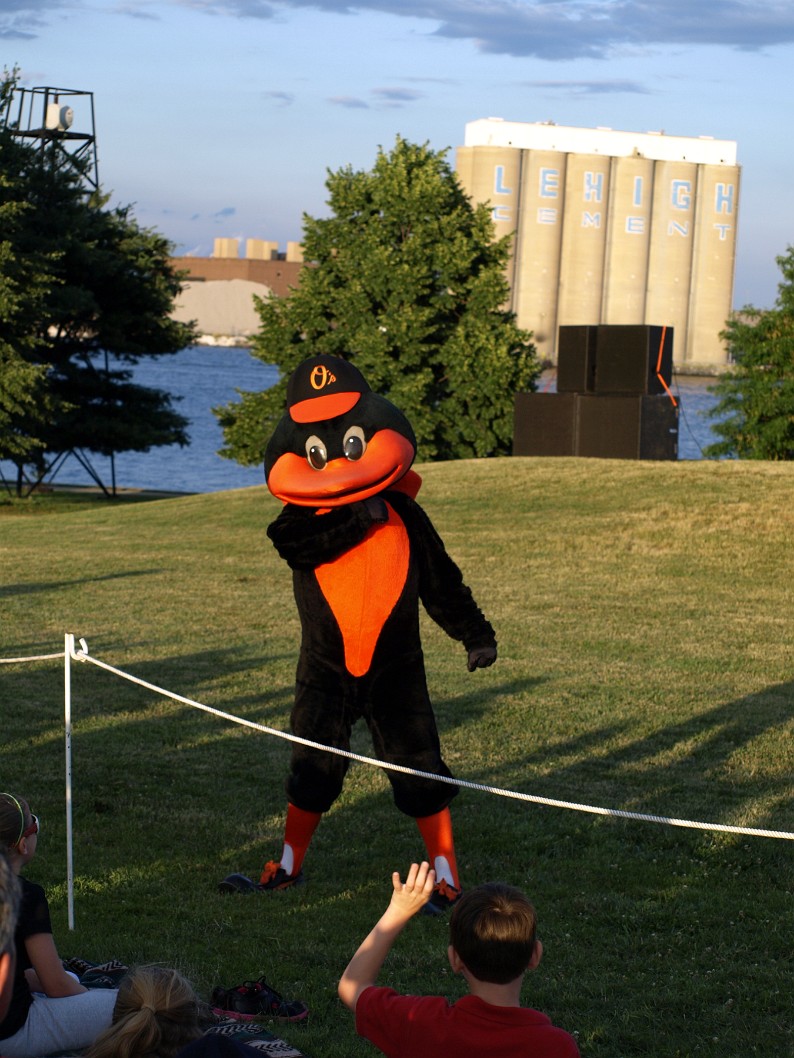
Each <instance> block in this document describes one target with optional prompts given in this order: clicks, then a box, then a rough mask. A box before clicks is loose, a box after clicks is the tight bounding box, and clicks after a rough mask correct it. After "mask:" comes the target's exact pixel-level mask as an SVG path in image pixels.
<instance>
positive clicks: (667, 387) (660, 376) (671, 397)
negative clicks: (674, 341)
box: [656, 323, 678, 408]
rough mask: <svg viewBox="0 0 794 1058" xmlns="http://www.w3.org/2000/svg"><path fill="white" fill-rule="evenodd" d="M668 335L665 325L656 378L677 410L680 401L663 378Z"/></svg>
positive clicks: (665, 325)
mask: <svg viewBox="0 0 794 1058" xmlns="http://www.w3.org/2000/svg"><path fill="white" fill-rule="evenodd" d="M666 334H667V324H666V323H665V324H664V325H663V327H662V337H661V338H660V339H659V355H658V357H657V358H656V377H657V378H658V379H659V381H660V382H661V383H662V385H663V386H664V388H665V391H666V392H667V396H668V397H669V398H670V400H671V401H672V402H673V407H674V408H677V407H678V401H677V400H676V399H675V397H674V396H673V394H672V391H671V389H670V387H669V386H668V385H667V383H666V382H665V380H664V378H663V377H662V353H663V352H664V339H665V336H666Z"/></svg>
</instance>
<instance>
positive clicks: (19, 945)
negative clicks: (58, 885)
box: [0, 878, 52, 1040]
mask: <svg viewBox="0 0 794 1058" xmlns="http://www.w3.org/2000/svg"><path fill="white" fill-rule="evenodd" d="M19 881H20V883H21V887H22V901H21V903H20V906H19V918H18V919H17V928H16V932H15V934H14V943H15V944H16V949H17V965H16V970H15V972H14V987H13V991H12V993H11V1005H10V1006H9V1008H8V1013H7V1014H6V1016H5V1018H4V1019H3V1021H2V1022H0V1040H5V1039H7V1038H8V1037H9V1036H14V1035H15V1034H16V1033H17V1032H19V1030H20V1029H21V1028H22V1026H23V1025H24V1024H25V1021H26V1020H27V1016H28V1011H29V1010H30V1005H31V1003H32V1002H33V997H32V996H31V994H30V988H29V987H28V982H27V979H26V978H25V970H29V969H30V968H31V962H30V959H29V958H28V952H27V948H26V947H25V941H26V940H27V939H28V937H33V936H35V935H36V934H37V933H52V924H51V922H50V908H49V905H48V903H47V897H46V896H45V894H44V890H43V889H42V888H41V886H40V885H36V883H35V882H29V881H28V880H27V878H20V879H19Z"/></svg>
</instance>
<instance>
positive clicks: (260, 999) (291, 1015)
mask: <svg viewBox="0 0 794 1058" xmlns="http://www.w3.org/2000/svg"><path fill="white" fill-rule="evenodd" d="M211 1005H212V1012H213V1013H214V1014H225V1015H226V1016H227V1017H232V1018H239V1019H240V1020H241V1021H256V1020H257V1019H258V1018H276V1019H277V1020H279V1021H301V1020H302V1019H303V1018H305V1017H306V1016H307V1015H308V1013H309V1008H308V1007H307V1006H306V1004H305V1003H303V1002H301V1000H299V999H285V998H284V997H283V996H282V995H280V994H279V993H278V992H277V991H276V990H275V988H271V987H270V985H269V984H268V983H267V981H266V980H265V979H264V977H260V978H259V980H258V981H244V982H243V984H241V985H237V987H236V988H221V987H220V986H218V987H217V988H214V989H213V991H212V1003H211Z"/></svg>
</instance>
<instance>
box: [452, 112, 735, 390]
mask: <svg viewBox="0 0 794 1058" xmlns="http://www.w3.org/2000/svg"><path fill="white" fill-rule="evenodd" d="M456 170H457V174H458V178H459V179H460V181H461V184H462V186H463V188H464V189H465V190H466V192H467V193H468V194H469V195H470V197H471V198H472V199H473V200H474V201H475V202H488V203H490V205H491V208H492V215H493V220H494V224H495V228H496V234H497V236H502V235H510V236H511V237H512V240H513V252H512V259H511V263H510V267H509V275H508V279H509V282H510V289H511V304H510V307H511V309H512V311H513V312H514V313H515V314H516V318H517V322H518V324H519V326H521V327H524V328H526V329H528V330H531V331H532V332H533V334H534V341H535V344H536V345H537V347H538V351H539V353H540V355H541V356H542V357H543V358H545V359H547V360H548V361H550V362H551V363H556V361H557V349H558V334H559V328H560V327H569V326H581V325H587V326H594V325H598V324H619V325H628V324H630V325H637V324H645V325H652V326H662V327H667V328H672V329H673V334H674V345H673V363H674V366H675V367H676V368H677V369H678V370H686V371H689V372H691V373H696V372H697V371H698V370H703V371H704V372H711V371H714V370H715V368H718V367H719V366H720V365H724V364H725V363H726V351H725V348H724V345H723V343H722V341H721V340H720V337H719V333H720V331H721V330H723V328H724V327H725V322H726V320H727V319H728V317H729V315H730V313H731V309H732V298H733V276H734V262H735V254H736V222H737V213H738V205H739V178H740V169H739V166H738V165H737V163H736V143H735V142H733V141H729V140H715V139H712V138H710V137H705V136H702V137H683V136H668V135H665V134H664V133H663V132H645V133H635V132H619V131H616V130H613V129H605V128H596V129H586V128H573V127H566V126H560V125H555V124H552V123H538V124H533V123H528V122H515V121H504V120H502V119H500V118H485V119H482V120H478V121H472V122H469V123H468V124H467V125H466V131H465V142H464V146H462V147H459V148H458V149H457V155H456Z"/></svg>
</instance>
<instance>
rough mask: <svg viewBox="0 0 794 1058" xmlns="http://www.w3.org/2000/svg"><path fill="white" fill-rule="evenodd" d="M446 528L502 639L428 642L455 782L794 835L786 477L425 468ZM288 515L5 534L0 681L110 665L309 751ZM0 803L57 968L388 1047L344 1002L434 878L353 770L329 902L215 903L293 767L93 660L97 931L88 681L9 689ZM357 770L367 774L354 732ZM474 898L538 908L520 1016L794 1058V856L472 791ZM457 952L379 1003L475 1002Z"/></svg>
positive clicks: (723, 468) (575, 463)
mask: <svg viewBox="0 0 794 1058" xmlns="http://www.w3.org/2000/svg"><path fill="white" fill-rule="evenodd" d="M420 470H421V473H422V475H423V478H424V485H423V488H422V492H421V493H420V499H421V500H422V502H423V504H424V506H425V507H426V509H427V511H428V512H429V513H430V515H431V517H432V518H433V519H434V522H435V524H436V526H437V528H438V529H439V531H440V532H441V534H442V536H443V537H444V540H445V542H446V544H447V547H448V549H449V551H450V552H451V553H452V555H453V556H454V557H455V558H456V560H457V561H458V563H459V564H460V566H461V567H462V569H463V570H464V574H465V576H466V579H467V581H468V583H469V584H470V585H471V586H472V588H473V590H474V593H475V596H476V597H477V599H478V601H479V602H480V604H481V606H482V608H483V610H484V611H485V612H486V614H487V615H488V617H489V618H490V620H491V621H492V623H493V624H494V626H495V628H496V630H497V635H498V638H499V651H500V655H499V660H498V662H497V664H496V665H495V666H494V667H493V668H491V669H488V670H484V671H480V672H477V673H474V674H469V673H468V672H467V671H466V667H465V654H464V651H463V649H462V647H461V646H460V645H458V644H456V643H454V642H452V641H451V640H449V639H448V638H447V637H446V636H444V634H443V633H442V632H441V631H440V630H439V629H438V628H437V627H436V626H434V625H433V624H432V623H431V622H430V621H429V620H428V621H425V623H424V637H425V653H426V660H427V669H428V679H429V683H430V688H431V693H432V695H433V698H434V701H435V704H436V711H437V715H438V722H439V727H440V730H441V736H442V743H443V746H444V752H445V756H446V759H447V761H448V763H449V764H450V766H451V767H452V769H453V771H455V773H456V774H458V775H459V776H460V777H462V778H466V779H469V780H471V781H473V782H476V783H483V784H487V785H492V786H498V787H501V788H505V789H510V790H516V791H521V792H527V793H531V794H536V795H540V796H543V797H550V798H559V799H562V800H565V801H571V802H580V803H584V804H589V805H597V806H603V807H607V808H619V809H626V810H629V811H635V812H643V813H651V814H657V815H663V816H673V817H678V818H684V819H692V820H702V821H706V822H720V823H726V824H732V825H737V826H750V827H759V828H766V829H774V830H779V831H785V832H789V833H790V832H794V802H793V800H792V794H794V739H793V738H792V734H794V672H793V668H794V606H793V605H792V603H793V602H794V549H793V548H792V543H793V542H794V465H792V464H772V463H749V462H748V463H733V462H719V463H713V462H692V463H680V464H679V463H658V464H654V463H634V462H623V461H618V460H604V461H601V460H573V459H503V460H493V461H463V462H458V463H446V464H436V465H429V466H425V467H422V468H420ZM277 510H278V507H277V504H276V503H275V501H273V500H272V498H270V497H269V495H268V494H267V493H266V491H265V490H264V488H252V489H244V490H240V491H236V492H227V493H214V494H209V495H203V496H188V497H184V498H177V499H160V500H157V501H153V502H125V501H123V500H122V501H115V502H109V501H107V500H103V499H96V500H93V501H91V500H88V499H86V498H85V497H82V496H81V497H77V498H74V497H68V496H60V495H58V496H54V497H47V498H41V499H36V500H34V502H33V503H22V504H20V503H5V504H4V505H0V570H2V574H1V579H0V657H6V658H7V657H18V656H22V655H33V654H41V653H51V652H53V651H58V650H61V649H62V648H63V636H64V632H72V633H74V634H75V635H76V636H78V637H84V638H85V639H86V641H87V643H88V646H89V650H90V652H91V654H92V655H94V656H96V657H98V658H100V659H102V660H103V661H106V662H108V663H109V664H112V665H114V666H117V667H118V668H121V669H123V670H125V671H128V672H130V673H133V674H135V675H137V676H140V677H142V678H144V679H146V680H149V681H151V682H153V683H155V684H158V685H160V686H163V687H166V688H168V689H170V690H172V691H175V692H177V693H179V694H182V695H185V696H188V697H190V698H194V699H197V700H199V701H202V702H204V703H207V704H208V705H212V706H215V707H217V708H219V709H222V710H225V711H227V712H230V713H233V714H235V715H237V716H240V717H244V718H247V719H250V720H253V721H256V722H257V723H261V724H265V725H269V726H272V727H276V728H282V729H286V728H287V726H288V715H289V709H290V704H291V697H292V683H293V677H294V666H295V660H296V655H297V647H298V638H299V626H298V619H297V615H296V613H295V609H294V603H293V600H292V593H291V580H290V574H289V571H288V569H287V567H286V566H285V565H284V564H283V563H282V562H281V561H280V560H279V559H278V556H277V555H276V554H275V552H274V550H273V549H272V547H271V545H270V543H269V541H268V540H267V538H266V536H265V528H266V526H267V524H268V522H269V521H270V520H271V519H272V518H273V517H274V516H275V514H276V512H277ZM0 698H1V700H2V705H1V706H0V708H1V709H2V713H1V714H0V716H1V717H2V731H3V737H2V740H1V741H2V745H1V746H0V762H1V764H2V772H1V773H0V774H1V776H2V777H1V779H0V787H2V788H3V789H8V790H11V791H14V792H21V793H22V794H23V795H25V796H26V797H28V799H29V800H30V802H31V805H32V807H33V810H34V811H36V812H38V813H40V814H41V816H42V822H43V839H42V841H41V845H40V853H39V857H38V858H37V859H36V860H35V861H34V862H33V863H32V864H31V865H30V867H29V868H28V874H29V876H30V877H32V878H34V879H35V880H37V881H40V882H42V883H43V884H45V885H46V886H47V887H48V891H49V893H50V896H51V902H52V906H53V910H54V921H55V929H56V939H57V942H58V945H59V950H60V951H61V953H62V954H63V955H81V956H84V957H86V958H89V959H95V960H102V959H105V958H110V957H116V958H121V959H124V960H126V961H128V962H131V963H134V962H140V961H147V962H148V961H156V962H160V963H165V964H172V965H177V966H178V967H179V968H180V969H182V970H183V971H184V972H185V973H187V974H188V975H189V976H190V977H191V978H192V979H193V980H194V981H195V982H196V984H197V986H198V987H199V989H200V991H202V992H203V993H207V992H208V991H209V989H210V988H211V987H212V985H214V984H218V983H221V984H225V985H231V984H234V983H237V982H239V981H240V980H242V979H244V978H246V977H249V978H250V977H257V976H259V975H261V974H263V973H264V974H266V975H267V976H268V978H269V979H271V980H272V982H273V983H274V984H275V986H276V987H277V988H279V989H280V990H281V991H282V992H284V993H285V994H286V995H288V996H290V997H293V996H294V997H300V998H302V999H304V1000H305V1001H306V1002H307V1003H308V1004H309V1005H310V1008H311V1011H312V1013H311V1017H310V1020H309V1022H308V1024H305V1025H295V1026H289V1025H288V1026H278V1027H277V1028H276V1031H277V1032H278V1033H279V1034H280V1035H282V1036H284V1037H285V1038H287V1039H288V1040H290V1042H292V1043H294V1044H295V1045H296V1046H298V1047H300V1048H301V1049H303V1050H305V1052H306V1053H307V1054H308V1055H310V1056H312V1058H356V1056H359V1055H361V1056H364V1055H368V1054H374V1053H375V1052H374V1049H373V1048H371V1047H370V1046H369V1045H368V1044H366V1043H364V1042H363V1041H360V1040H358V1039H357V1037H356V1036H355V1032H354V1030H353V1025H352V1018H351V1016H350V1015H349V1014H348V1012H347V1011H346V1010H344V1008H342V1006H341V1004H340V1003H339V1001H338V1000H337V998H336V980H337V978H338V975H339V972H340V971H341V969H342V968H343V967H344V965H345V963H346V961H347V959H348V957H349V955H350V954H351V953H352V951H353V950H354V949H355V947H356V945H357V944H358V941H359V940H360V939H361V937H362V936H363V935H364V933H365V932H366V931H367V930H368V929H369V927H370V925H371V924H372V922H373V921H374V919H375V918H376V917H377V916H378V915H379V914H380V911H381V909H382V907H383V906H384V904H385V901H386V899H387V897H388V893H389V890H390V873H391V871H392V870H393V869H395V868H399V869H404V868H405V867H406V866H407V864H408V863H410V861H411V860H412V859H417V858H421V856H422V851H423V850H422V845H421V842H420V840H419V836H418V832H417V831H416V828H415V826H414V824H413V823H412V821H411V820H409V819H406V818H404V817H402V816H400V815H399V813H397V811H396V810H395V809H394V807H393V805H392V803H391V798H390V795H389V789H388V783H387V781H386V779H385V777H384V775H383V773H382V772H380V771H379V770H377V769H374V768H371V767H369V766H366V765H354V766H353V767H352V769H351V773H350V775H349V777H348V780H347V784H346V786H345V790H344V793H343V795H342V797H341V798H340V800H339V801H338V802H337V803H336V805H335V806H334V808H333V809H332V811H331V812H330V813H329V814H328V816H327V818H326V819H325V820H324V821H323V824H322V825H321V827H320V829H319V830H318V832H317V835H316V838H315V841H314V844H313V846H312V848H311V850H310V852H309V856H308V858H307V861H306V865H305V867H306V875H307V884H306V885H305V886H303V887H301V888H300V889H297V890H293V891H289V892H286V893H283V894H272V895H268V896H263V897H254V898H248V899H245V898H239V899H238V898H233V897H221V896H220V895H218V894H217V893H216V891H215V886H216V883H217V881H218V880H219V879H220V878H221V877H223V875H225V874H227V873H228V872H229V871H232V870H243V871H244V872H246V873H250V874H256V873H257V872H258V870H259V868H260V866H261V864H262V862H263V861H264V860H265V859H270V858H273V857H274V855H275V854H277V853H278V852H279V850H280V846H281V836H282V823H283V814H284V808H285V799H284V793H283V782H284V777H285V774H286V769H287V762H288V756H289V746H288V744H287V743H285V742H284V741H283V740H281V739H276V738H272V737H269V736H267V735H265V734H261V733H258V732H254V731H251V730H248V729H246V728H243V727H240V726H239V725H233V724H230V723H228V722H226V721H224V720H221V719H218V718H216V717H213V716H210V715H207V714H205V713H203V712H201V711H199V710H195V709H192V708H191V707H189V706H186V705H181V704H178V703H175V702H173V701H170V700H168V699H164V698H162V697H159V696H157V695H155V694H153V693H151V692H149V691H146V690H144V689H142V688H140V687H136V686H135V685H133V684H131V683H129V682H127V681H124V680H121V679H119V678H117V677H115V676H113V675H112V674H109V673H106V672H103V671H102V670H100V669H98V668H96V667H94V666H92V665H79V664H74V665H73V714H74V739H73V753H74V784H75V794H74V819H75V870H76V927H77V928H76V930H75V932H74V933H69V931H68V929H67V926H66V886H65V863H66V857H65V812H64V763H63V762H64V739H63V666H62V664H61V663H59V662H57V661H48V662H38V663H32V664H28V665H2V666H0ZM354 749H356V750H357V751H358V752H361V753H365V754H368V753H370V752H371V746H370V743H369V739H368V737H367V732H366V729H364V728H363V727H362V728H361V729H360V730H357V732H356V738H355V743H354ZM453 817H454V821H455V826H456V837H457V844H458V855H459V862H460V866H461V871H462V878H463V882H464V885H472V884H475V883H476V882H479V881H484V880H487V879H496V878H499V879H504V880H506V881H509V882H512V883H514V884H516V885H519V886H522V887H524V888H525V889H526V890H527V891H528V893H529V894H530V896H531V897H532V898H533V900H534V901H535V903H536V905H537V907H538V911H539V916H540V926H541V929H540V934H541V937H542V939H543V941H544V945H545V955H544V959H543V962H542V964H541V966H540V968H539V970H538V971H537V973H535V974H533V975H531V976H530V977H528V978H527V981H526V985H525V989H524V1000H525V1002H526V1003H527V1004H528V1005H534V1006H537V1007H539V1008H540V1009H542V1010H545V1011H546V1012H547V1013H548V1014H549V1015H550V1016H551V1017H552V1019H553V1020H554V1021H555V1022H556V1023H557V1024H559V1025H561V1026H563V1027H564V1028H567V1029H568V1030H569V1031H571V1032H574V1033H576V1034H577V1037H578V1039H579V1043H580V1047H581V1050H582V1053H583V1055H586V1056H590V1058H630V1056H640V1055H648V1056H653V1058H673V1056H690V1055H691V1056H712V1055H713V1056H715V1058H717V1056H719V1058H748V1056H751V1055H764V1056H767V1055H775V1056H776V1058H777V1056H784V1055H786V1056H788V1055H791V1054H794V1018H792V994H794V955H793V953H794V945H793V944H792V930H791V924H792V913H793V912H794V896H793V895H792V892H793V891H794V842H792V841H790V840H779V839H769V838H758V837H747V836H734V835H725V834H719V833H714V832H709V831H697V830H684V829H678V828H672V827H669V826H665V825H660V824H655V823H645V822H636V821H630V820H621V819H614V818H605V817H602V816H596V815H591V814H585V813H581V812H574V811H571V810H567V809H563V808H551V807H545V806H538V805H533V804H528V803H525V802H520V801H515V800H509V799H505V798H502V797H496V796H494V795H491V794H487V793H482V792H478V791H471V790H464V791H463V792H462V793H461V794H460V796H459V797H458V798H457V800H456V801H455V802H454V803H453ZM445 949H446V936H445V923H444V922H443V921H438V920H434V919H421V920H417V921H415V922H413V923H411V925H410V927H409V929H408V930H407V931H406V933H405V934H403V936H402V937H401V938H400V941H399V942H398V945H397V947H396V949H395V951H394V952H393V954H392V956H391V957H390V959H389V961H388V963H387V966H386V969H385V972H384V974H383V981H384V982H387V983H391V984H393V985H394V986H395V987H397V988H400V989H411V990H415V991H425V992H427V991H442V992H443V993H445V994H447V995H449V996H450V997H457V996H459V995H460V994H462V981H461V980H460V979H459V978H455V977H453V976H452V975H451V974H450V973H449V972H448V971H445V970H444V961H445Z"/></svg>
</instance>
